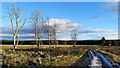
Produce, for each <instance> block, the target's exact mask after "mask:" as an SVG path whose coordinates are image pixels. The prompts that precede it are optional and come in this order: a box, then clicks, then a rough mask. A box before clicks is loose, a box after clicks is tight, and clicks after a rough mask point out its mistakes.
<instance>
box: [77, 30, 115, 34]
mask: <svg viewBox="0 0 120 68" xmlns="http://www.w3.org/2000/svg"><path fill="white" fill-rule="evenodd" d="M114 31H117V30H113V29H89V30H83V31H80V32H79V33H98V32H114Z"/></svg>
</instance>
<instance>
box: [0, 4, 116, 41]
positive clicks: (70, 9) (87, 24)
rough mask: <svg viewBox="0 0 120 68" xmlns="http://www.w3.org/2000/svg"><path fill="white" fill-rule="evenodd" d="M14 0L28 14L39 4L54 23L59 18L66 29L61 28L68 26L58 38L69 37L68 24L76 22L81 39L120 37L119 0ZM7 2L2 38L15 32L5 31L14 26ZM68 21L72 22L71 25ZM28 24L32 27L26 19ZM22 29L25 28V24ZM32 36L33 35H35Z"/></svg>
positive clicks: (65, 38)
mask: <svg viewBox="0 0 120 68" xmlns="http://www.w3.org/2000/svg"><path fill="white" fill-rule="evenodd" d="M14 4H15V5H16V6H20V7H21V9H22V10H23V11H25V10H26V11H27V17H28V18H29V17H30V15H31V12H32V11H34V10H35V9H37V8H40V10H41V12H42V14H44V15H45V16H49V17H50V19H51V23H52V21H53V20H57V23H59V24H62V25H63V26H65V27H66V28H64V29H60V28H58V31H61V30H65V31H63V32H62V33H58V39H62V40H70V33H68V31H69V29H70V28H67V27H69V26H73V24H77V25H80V28H81V29H79V33H78V40H89V39H97V40H99V39H101V37H103V36H104V37H106V38H107V39H117V37H118V36H117V35H118V32H117V30H118V10H117V8H118V3H117V2H114V3H113V2H15V3H14ZM7 5H9V2H2V25H1V28H2V30H3V33H2V35H1V36H2V37H3V39H7V36H9V37H10V35H11V34H12V33H11V34H10V32H9V33H7V32H8V31H6V32H5V29H9V28H11V24H10V20H9V19H8V18H7V17H5V16H7V14H6V13H5V12H6V11H7V10H6V6H7ZM63 22H64V23H63ZM67 23H69V26H68V25H67ZM71 23H72V24H71ZM6 26H8V27H6ZM26 26H27V27H28V26H29V27H30V24H29V23H27V24H25V26H24V27H26ZM59 26H60V25H58V27H59ZM3 28H4V29H3ZM61 28H62V27H61ZM67 29H68V30H67ZM22 30H23V31H24V28H23V29H22ZM9 31H10V30H9ZM66 33H67V36H66ZM9 34H10V35H9ZM23 34H24V32H23ZM28 34H29V33H28ZM31 34H32V33H31ZM26 35H27V34H26ZM63 35H64V37H63ZM21 36H22V33H21ZM31 36H33V35H31ZM27 38H28V37H27ZM27 38H26V37H25V38H21V39H23V40H24V39H27ZM10 39H11V38H10ZM29 39H30V38H29ZM31 39H34V37H33V38H31Z"/></svg>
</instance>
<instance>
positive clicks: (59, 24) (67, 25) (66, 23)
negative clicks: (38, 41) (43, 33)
mask: <svg viewBox="0 0 120 68" xmlns="http://www.w3.org/2000/svg"><path fill="white" fill-rule="evenodd" d="M49 21H50V25H51V26H54V23H55V22H56V30H57V32H64V31H70V30H73V29H75V28H76V27H84V26H85V25H82V24H78V23H72V21H70V20H68V19H50V20H49Z"/></svg>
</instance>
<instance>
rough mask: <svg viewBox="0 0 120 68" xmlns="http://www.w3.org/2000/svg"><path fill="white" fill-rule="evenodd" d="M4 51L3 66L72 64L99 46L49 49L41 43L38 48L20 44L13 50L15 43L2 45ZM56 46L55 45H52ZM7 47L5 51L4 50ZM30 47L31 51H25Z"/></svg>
mask: <svg viewBox="0 0 120 68" xmlns="http://www.w3.org/2000/svg"><path fill="white" fill-rule="evenodd" d="M1 46H2V49H3V52H2V55H3V56H2V58H3V59H4V60H3V66H23V67H24V66H27V67H29V66H71V65H72V63H69V62H71V61H75V59H77V58H78V57H79V56H80V55H83V54H84V53H85V52H86V51H87V50H88V49H91V48H97V47H98V46H89V45H88V46H86V45H77V46H76V47H73V46H72V45H58V46H57V48H51V49H49V48H48V47H49V46H48V45H41V47H40V49H39V50H38V49H36V48H37V46H36V45H18V46H17V49H16V51H14V52H13V51H12V50H11V49H12V48H13V45H1ZM52 47H54V45H52ZM4 49H5V51H4ZM25 49H29V51H24V50H25ZM32 49H33V50H32Z"/></svg>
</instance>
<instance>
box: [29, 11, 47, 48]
mask: <svg viewBox="0 0 120 68" xmlns="http://www.w3.org/2000/svg"><path fill="white" fill-rule="evenodd" d="M29 22H30V23H31V24H32V27H33V29H34V35H35V40H36V45H37V47H38V48H39V46H40V45H41V40H42V31H43V27H44V23H45V18H44V17H43V16H42V14H41V11H40V9H36V10H35V11H34V12H33V13H32V16H31V17H30V21H29ZM38 40H39V42H38Z"/></svg>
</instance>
